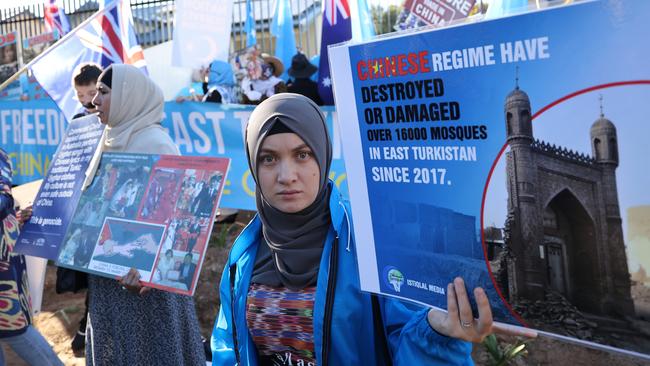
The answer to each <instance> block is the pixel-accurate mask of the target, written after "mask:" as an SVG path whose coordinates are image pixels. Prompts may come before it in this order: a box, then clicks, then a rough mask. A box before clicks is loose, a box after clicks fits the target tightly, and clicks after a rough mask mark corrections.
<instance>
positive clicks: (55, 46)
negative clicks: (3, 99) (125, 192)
mask: <svg viewBox="0 0 650 366" xmlns="http://www.w3.org/2000/svg"><path fill="white" fill-rule="evenodd" d="M118 3H120V1H117V2H114V3H113V5H112V6H109V7H106V8H103V9H99V10H97V12H95V14H93V15H91V16H90V17H88V19H86V20H84V21H83V22H81V23H80V24H79V25H78V26H76V27H75V28H74V29H73V30H71V31H70V32H68V33H67V34H66V35H64V36H63V37H61V39H59V40H58V41H57V42H56V43H55V44H53V45H52V46H51V47H48V48H47V49H46V50H45V51H43V52H41V54H39V55H38V56H36V57H35V58H34V59H33V60H31V61H30V62H29V63H28V64H27V65H25V66H23V67H21V68H20V70H18V71H16V72H15V73H14V74H13V75H11V77H10V78H9V79H7V80H5V81H4V82H3V83H2V84H0V91H3V90H4V89H5V88H7V86H9V84H11V83H13V82H14V81H15V80H16V79H18V77H20V75H21V74H22V73H24V72H25V71H27V69H29V68H30V67H32V65H33V64H35V63H36V62H37V61H39V60H40V59H42V58H43V57H45V56H47V54H49V53H50V52H52V51H53V50H54V49H55V48H57V47H58V46H59V45H60V44H62V43H63V42H64V41H66V40H67V39H68V38H70V37H72V36H73V35H74V34H75V33H76V32H77V30H78V29H79V28H81V27H85V26H86V25H87V24H88V23H90V22H92V21H93V20H95V18H97V17H98V16H99V15H100V14H104V13H105V12H106V11H108V10H112V8H114V7H115V6H116V5H117V4H118Z"/></svg>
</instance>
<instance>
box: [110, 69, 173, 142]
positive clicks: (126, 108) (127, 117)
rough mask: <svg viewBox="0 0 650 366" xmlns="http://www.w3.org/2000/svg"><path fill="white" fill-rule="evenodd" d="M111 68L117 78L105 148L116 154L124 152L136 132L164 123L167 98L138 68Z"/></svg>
mask: <svg viewBox="0 0 650 366" xmlns="http://www.w3.org/2000/svg"><path fill="white" fill-rule="evenodd" d="M108 69H112V70H113V78H112V81H111V107H110V110H109V112H108V113H109V115H108V117H109V120H108V123H107V125H108V127H107V128H106V135H105V140H104V145H105V146H106V148H108V149H110V150H112V151H116V150H121V149H124V148H125V147H126V146H127V145H128V143H129V139H130V138H131V136H133V135H134V134H135V133H136V132H138V131H140V130H142V129H143V128H146V127H148V126H151V125H153V124H160V121H162V119H163V111H164V97H163V92H162V90H161V89H160V88H159V87H158V85H156V84H155V83H154V82H153V81H152V80H151V79H150V78H149V77H147V76H146V75H145V74H143V73H142V71H140V70H139V69H138V68H136V67H135V66H132V65H124V64H113V65H111V66H109V67H108V68H107V69H106V70H108ZM104 72H106V71H104ZM100 80H101V76H100Z"/></svg>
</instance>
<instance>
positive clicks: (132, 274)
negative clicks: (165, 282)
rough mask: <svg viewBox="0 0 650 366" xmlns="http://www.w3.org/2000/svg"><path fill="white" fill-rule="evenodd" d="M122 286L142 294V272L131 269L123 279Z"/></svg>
mask: <svg viewBox="0 0 650 366" xmlns="http://www.w3.org/2000/svg"><path fill="white" fill-rule="evenodd" d="M120 284H122V286H124V287H125V288H126V289H128V290H129V291H132V292H140V290H141V289H142V285H140V272H138V270H137V269H135V268H131V269H130V270H129V272H128V273H127V274H126V276H124V277H122V279H121V280H120Z"/></svg>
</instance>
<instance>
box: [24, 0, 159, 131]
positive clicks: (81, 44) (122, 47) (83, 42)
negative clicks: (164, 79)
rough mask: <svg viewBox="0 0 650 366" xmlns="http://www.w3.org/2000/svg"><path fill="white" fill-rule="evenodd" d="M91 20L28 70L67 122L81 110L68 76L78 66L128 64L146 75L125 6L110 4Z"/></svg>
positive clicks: (117, 3)
mask: <svg viewBox="0 0 650 366" xmlns="http://www.w3.org/2000/svg"><path fill="white" fill-rule="evenodd" d="M91 18H92V20H91V21H89V22H88V23H84V24H85V25H84V26H82V27H77V28H75V29H73V30H72V31H71V32H70V34H68V35H67V36H66V37H64V38H62V39H61V40H60V41H59V42H57V43H56V44H54V45H53V46H52V47H51V48H50V49H48V50H47V51H46V53H44V54H42V55H41V56H40V57H39V58H37V59H36V60H35V61H34V63H33V65H32V66H31V70H32V72H33V74H34V77H36V80H38V82H39V83H40V84H41V86H42V87H43V89H44V90H45V91H46V92H47V93H48V94H49V95H50V97H52V99H54V101H55V102H56V104H57V105H58V106H59V108H60V109H61V111H62V112H63V114H64V115H65V116H66V118H67V119H68V121H70V120H71V119H72V116H74V115H75V114H76V113H77V112H78V111H79V109H80V108H81V104H80V103H79V101H78V100H77V99H76V93H75V91H74V88H73V86H72V73H73V71H74V69H75V67H77V65H79V64H80V63H86V62H93V63H96V64H98V65H100V66H101V67H102V68H106V67H108V66H109V65H110V64H112V63H123V64H131V65H134V66H137V67H139V68H140V69H142V71H143V72H145V73H146V63H145V60H144V53H143V52H142V48H141V47H140V45H139V44H138V41H137V39H136V36H135V32H134V30H133V18H132V16H131V8H130V5H129V2H128V1H122V0H120V1H114V2H111V3H110V4H109V5H107V6H106V7H105V8H104V9H101V10H100V11H98V12H97V13H95V14H94V15H92V17H91Z"/></svg>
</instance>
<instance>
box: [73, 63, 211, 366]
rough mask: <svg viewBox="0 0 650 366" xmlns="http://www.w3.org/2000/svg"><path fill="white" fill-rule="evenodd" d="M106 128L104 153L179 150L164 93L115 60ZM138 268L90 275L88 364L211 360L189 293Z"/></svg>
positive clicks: (103, 86) (103, 93)
mask: <svg viewBox="0 0 650 366" xmlns="http://www.w3.org/2000/svg"><path fill="white" fill-rule="evenodd" d="M93 104H95V105H96V106H97V111H98V113H99V119H100V120H101V122H102V123H104V124H106V125H107V128H106V130H105V133H104V137H103V146H102V149H103V151H107V152H108V151H110V152H132V153H148V154H174V155H178V154H179V151H178V147H176V145H175V144H174V142H173V141H172V139H171V138H170V137H169V135H168V134H167V132H165V130H164V129H163V128H162V127H161V125H160V121H161V120H162V117H163V106H164V101H163V94H162V91H161V90H160V88H159V87H158V86H157V85H156V84H154V83H153V81H151V79H149V78H148V77H147V76H146V75H144V74H143V73H142V72H141V71H140V70H139V69H137V68H135V67H133V66H130V65H112V66H110V67H109V68H107V69H106V70H105V71H104V72H103V73H102V74H101V75H100V76H99V80H98V82H97V95H96V96H95V99H94V100H93ZM139 278H140V275H139V273H138V271H137V270H135V269H131V271H130V272H129V273H128V274H127V275H126V276H124V277H123V278H122V279H121V280H120V281H119V282H118V281H116V280H113V279H109V278H105V277H99V276H93V275H89V276H88V289H89V294H90V295H89V309H88V314H89V316H88V328H87V332H86V334H87V338H86V364H87V365H111V366H115V365H174V366H176V365H205V353H204V351H203V346H202V343H201V335H200V334H199V324H198V320H197V318H196V313H195V310H194V301H193V299H192V297H190V296H184V295H178V294H174V293H170V292H164V291H160V290H155V289H149V288H143V287H141V286H140V284H139Z"/></svg>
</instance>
